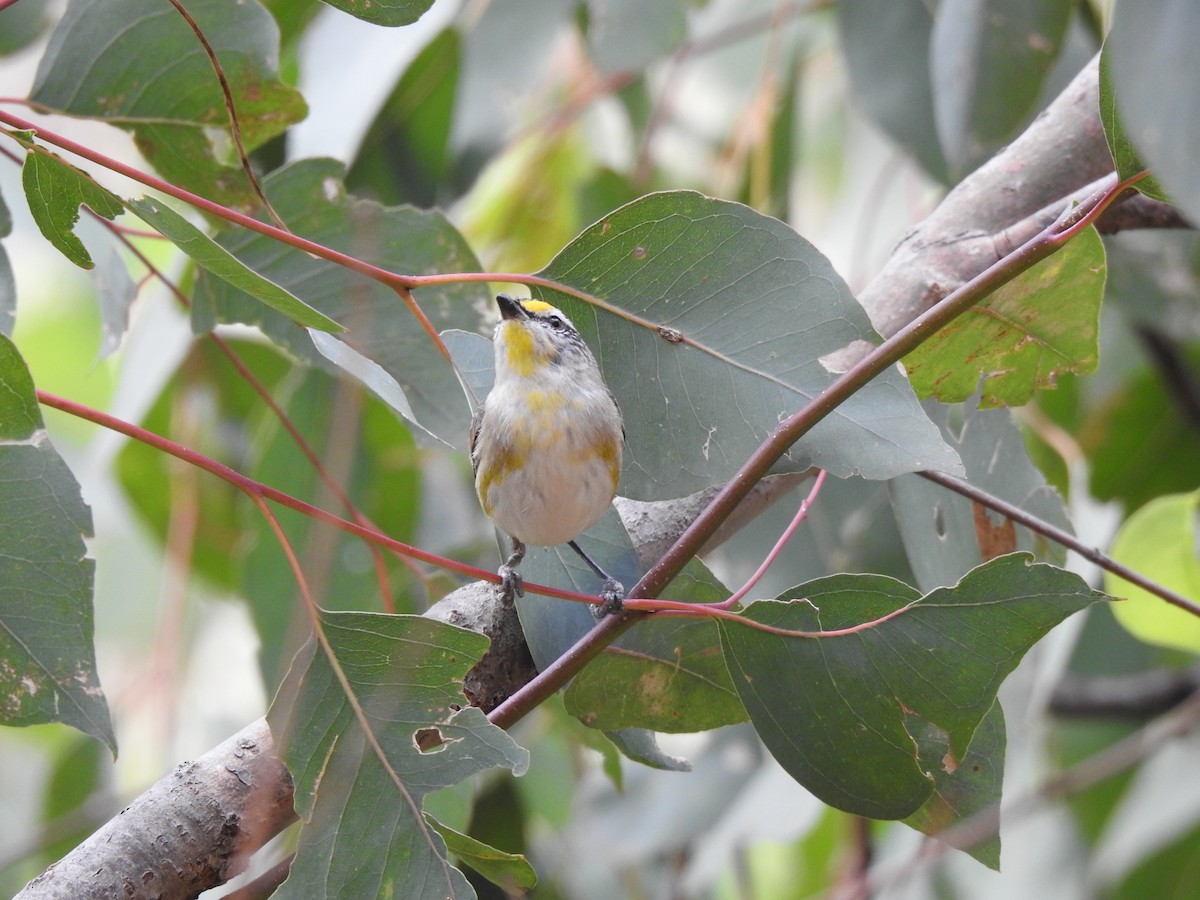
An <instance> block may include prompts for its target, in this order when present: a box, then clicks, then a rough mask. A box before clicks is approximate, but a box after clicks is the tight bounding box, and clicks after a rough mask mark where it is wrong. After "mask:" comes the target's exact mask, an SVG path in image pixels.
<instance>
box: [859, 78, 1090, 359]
mask: <svg viewBox="0 0 1200 900" xmlns="http://www.w3.org/2000/svg"><path fill="white" fill-rule="evenodd" d="M1098 72H1099V57H1097V58H1095V59H1093V60H1092V61H1091V62H1090V63H1088V65H1086V66H1085V67H1084V68H1083V70H1082V71H1080V73H1079V74H1078V75H1077V76H1076V77H1075V79H1074V80H1073V81H1072V82H1071V84H1070V85H1068V86H1067V88H1066V90H1064V91H1063V92H1062V94H1060V95H1059V96H1058V98H1057V99H1055V101H1054V102H1053V103H1051V104H1050V106H1049V107H1048V108H1047V109H1046V110H1045V111H1044V112H1043V113H1042V114H1041V115H1040V116H1038V118H1037V119H1035V120H1034V122H1033V124H1031V125H1030V126H1029V128H1028V129H1026V131H1025V132H1024V133H1023V134H1021V135H1020V136H1019V137H1018V138H1016V139H1015V140H1014V141H1013V142H1012V143H1011V144H1009V145H1008V146H1007V147H1005V148H1004V149H1003V150H1001V151H1000V152H999V153H998V154H996V155H995V156H994V157H992V158H991V159H990V160H988V161H987V162H986V163H984V164H983V165H982V166H980V167H979V169H977V170H976V171H975V172H974V173H973V174H971V175H970V176H968V177H967V178H966V179H964V180H963V181H962V182H961V183H960V184H959V185H958V186H957V187H956V188H954V190H952V191H951V192H950V193H949V194H948V195H947V196H946V198H945V199H944V200H943V201H942V202H941V203H940V204H939V205H938V207H937V209H935V210H934V211H933V213H932V214H931V215H930V216H929V217H928V218H927V219H925V220H924V221H923V222H921V223H920V224H919V225H917V227H916V228H914V229H913V230H912V231H911V232H909V234H908V235H907V236H906V237H905V238H904V239H903V240H902V241H901V242H900V245H899V246H898V247H897V248H896V250H895V252H894V253H893V254H892V256H891V258H890V259H889V260H888V261H887V263H886V264H885V265H884V267H883V269H882V270H881V271H880V272H879V274H878V275H876V276H875V277H874V278H873V279H872V280H871V282H870V283H869V284H868V285H867V286H866V287H865V288H864V289H863V291H862V293H861V294H860V295H859V301H860V302H861V303H862V305H863V306H864V307H865V308H866V310H867V314H868V315H869V316H870V317H871V321H872V323H873V324H874V325H875V328H876V330H877V331H878V332H879V333H880V334H882V335H883V336H884V337H890V336H891V335H893V334H895V333H896V332H897V331H898V330H899V329H900V328H902V327H903V326H904V325H906V324H907V323H908V322H911V321H912V320H913V319H914V318H916V317H917V316H918V315H920V314H921V313H922V312H924V311H925V310H926V309H929V308H930V307H931V306H932V305H933V304H935V303H937V302H938V301H939V300H941V299H942V298H943V297H945V296H946V295H947V294H949V293H950V292H951V291H953V290H954V289H955V288H957V287H958V286H959V285H960V284H962V283H964V282H965V281H967V280H968V279H970V278H972V277H974V276H975V275H976V274H977V273H979V272H982V271H983V270H984V269H986V268H987V267H988V266H990V265H992V264H993V263H995V262H996V261H997V260H998V259H1000V258H1001V257H1002V256H1003V255H1004V253H1005V252H1006V251H1005V249H1004V248H1003V247H998V246H996V244H995V242H994V239H993V235H996V234H999V233H1001V232H1003V231H1004V230H1005V229H1008V228H1011V227H1012V226H1013V225H1014V224H1015V223H1018V222H1020V221H1021V220H1023V219H1027V218H1029V217H1030V216H1032V215H1034V214H1035V213H1037V212H1038V211H1039V210H1042V209H1045V208H1046V207H1047V206H1048V204H1050V203H1052V202H1054V201H1056V200H1058V199H1059V198H1065V197H1067V196H1070V195H1071V194H1073V193H1075V192H1076V191H1078V190H1080V189H1081V188H1083V187H1084V186H1086V185H1088V184H1089V183H1091V182H1093V181H1095V180H1096V179H1098V178H1101V177H1103V176H1104V175H1106V174H1108V173H1110V172H1112V170H1113V161H1112V156H1111V155H1110V154H1109V151H1108V145H1107V144H1106V143H1105V140H1104V129H1103V128H1102V127H1101V124H1100V113H1099V102H1098V95H1099V82H1098ZM1061 208H1062V207H1061V205H1059V206H1058V209H1059V210H1061Z"/></svg>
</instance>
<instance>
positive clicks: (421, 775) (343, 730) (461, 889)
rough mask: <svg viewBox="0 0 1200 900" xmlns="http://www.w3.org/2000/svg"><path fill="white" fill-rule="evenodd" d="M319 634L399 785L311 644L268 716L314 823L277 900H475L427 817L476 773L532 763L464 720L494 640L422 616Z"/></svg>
mask: <svg viewBox="0 0 1200 900" xmlns="http://www.w3.org/2000/svg"><path fill="white" fill-rule="evenodd" d="M321 622H322V626H323V627H324V630H325V634H326V636H327V638H328V640H329V644H330V646H331V647H332V649H333V652H334V654H335V655H336V657H337V659H338V661H339V663H340V665H341V667H342V671H343V672H344V674H345V677H346V679H347V681H348V683H349V686H350V688H351V689H352V690H353V691H354V693H355V696H356V698H357V700H358V702H359V704H361V708H362V710H363V712H364V713H365V715H366V718H367V720H368V722H369V723H370V727H371V730H372V732H373V734H374V736H375V738H376V740H377V741H378V743H379V745H380V747H381V748H382V750H383V753H384V756H385V758H386V760H387V765H388V766H389V767H390V769H391V772H390V773H389V772H388V771H387V770H386V769H385V768H384V766H383V764H382V763H381V761H380V759H379V758H378V756H377V755H376V753H375V752H374V750H373V749H372V748H371V747H370V746H368V745H367V744H366V741H365V739H364V735H363V733H362V731H361V729H360V727H359V723H358V720H357V718H356V717H355V714H354V712H353V710H352V708H351V706H350V704H349V702H348V701H347V698H346V695H345V694H344V693H343V689H342V686H341V684H340V683H339V680H338V678H337V677H335V674H334V670H333V669H332V668H331V667H330V665H329V662H328V660H327V658H326V656H325V654H324V653H323V652H322V651H321V649H320V648H319V647H318V646H317V644H316V642H315V641H310V642H309V643H308V644H306V645H305V647H304V649H303V650H302V651H301V652H300V653H299V654H298V655H297V657H296V660H295V661H294V663H293V666H292V672H291V674H290V675H289V676H288V679H287V680H286V681H285V683H284V685H283V686H282V687H281V689H280V692H279V695H278V696H277V697H276V699H275V702H274V703H273V704H272V705H271V710H270V712H269V713H268V721H269V722H270V725H271V731H272V733H273V735H274V736H275V739H276V741H277V742H278V744H279V747H280V752H281V754H282V756H283V759H284V761H285V763H286V764H287V766H288V769H289V771H291V773H292V776H293V778H294V779H295V782H296V801H295V802H296V810H297V812H298V813H299V814H300V817H301V819H302V822H303V824H302V827H301V830H300V838H299V846H298V849H297V853H296V859H295V862H294V863H293V865H292V869H291V874H290V875H289V877H288V880H287V882H285V884H284V885H283V887H282V888H280V890H279V892H278V893H277V894H276V896H277V897H280V898H285V900H286V898H294V897H303V898H305V900H319V898H325V897H328V898H333V897H376V896H394V897H413V898H419V897H430V898H433V897H437V898H442V897H446V896H471V895H472V894H471V889H470V887H469V886H468V884H467V881H466V879H465V878H464V877H463V875H462V873H461V872H459V871H458V870H457V869H455V868H454V867H453V866H451V865H450V863H449V862H448V861H447V860H446V846H445V843H444V842H443V840H442V838H441V836H440V835H439V834H438V833H437V832H436V831H435V830H434V829H433V828H431V827H430V826H429V824H428V823H427V822H426V821H425V818H424V816H423V815H422V814H421V803H422V800H423V799H424V797H425V795H426V794H427V793H429V792H430V791H433V790H436V789H438V788H440V787H445V786H447V785H450V784H456V783H458V782H460V781H463V780H464V779H466V778H469V777H470V776H472V775H474V774H475V773H477V772H482V771H484V770H486V769H489V768H492V767H494V766H504V767H507V768H510V769H512V770H514V772H515V773H516V774H520V773H521V772H522V771H523V770H524V768H525V766H526V764H527V761H528V754H527V753H526V751H525V750H523V749H521V748H520V747H518V746H517V745H516V744H515V743H513V741H512V739H511V738H510V737H509V736H508V735H507V734H506V733H505V732H504V731H502V730H500V729H499V728H496V727H495V726H494V725H491V724H489V723H488V721H487V719H486V718H485V717H484V715H483V713H482V712H480V711H479V710H478V709H475V708H473V707H468V708H465V709H464V708H461V707H462V706H463V705H464V704H465V703H466V699H465V698H464V697H463V694H462V679H463V676H464V675H465V674H466V672H467V670H468V669H470V668H471V666H472V665H474V663H476V662H477V661H478V659H479V657H480V656H481V655H482V654H483V652H484V650H485V649H486V647H487V639H486V638H484V637H483V636H481V635H478V634H475V633H473V632H469V631H465V630H463V629H459V628H454V627H453V626H449V625H444V624H442V623H440V622H434V621H432V620H430V619H426V618H423V617H420V616H385V615H372V614H367V613H325V614H323V615H322V617H321ZM393 774H394V776H395V780H394V779H393V777H392V776H393ZM351 836H352V839H350V838H351Z"/></svg>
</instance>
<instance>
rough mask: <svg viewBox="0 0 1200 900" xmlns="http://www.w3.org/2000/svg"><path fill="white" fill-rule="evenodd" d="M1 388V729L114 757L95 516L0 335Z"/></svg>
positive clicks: (20, 363)
mask: <svg viewBox="0 0 1200 900" xmlns="http://www.w3.org/2000/svg"><path fill="white" fill-rule="evenodd" d="M0 386H3V389H2V390H0V660H3V661H4V663H3V665H0V721H3V722H4V724H6V725H34V724H40V723H45V722H62V723H63V724H65V725H70V726H72V727H73V728H77V729H79V730H80V731H82V732H84V733H85V734H89V735H91V736H93V737H95V738H98V739H99V740H101V741H103V742H104V743H105V744H107V745H108V747H109V749H111V750H112V752H113V753H114V754H115V753H116V750H117V744H116V737H115V736H114V734H113V727H112V722H111V720H110V719H109V715H108V704H107V702H106V701H105V698H104V693H103V691H102V690H101V688H100V680H99V678H98V677H97V674H96V657H95V647H94V646H93V634H94V622H93V614H92V587H93V583H94V578H95V563H94V562H93V561H92V560H91V559H89V558H88V557H87V556H86V553H87V549H86V547H85V546H84V538H87V537H91V535H92V514H91V510H90V509H89V508H88V507H87V505H86V504H85V503H84V502H83V498H82V496H81V495H80V492H79V484H78V483H77V482H76V481H75V478H74V476H73V475H72V474H71V471H70V470H69V469H68V468H67V466H66V463H64V462H63V461H62V458H61V457H60V456H59V455H58V453H57V452H55V450H54V448H53V446H51V444H50V439H49V437H48V436H47V435H46V429H45V425H44V424H43V422H42V416H41V411H40V410H39V408H38V402H37V398H36V395H35V394H34V387H33V380H32V379H31V378H30V377H29V372H28V370H27V369H26V368H25V364H24V362H23V361H22V360H21V357H20V355H19V354H18V353H17V349H16V347H15V346H14V345H13V344H12V342H11V341H9V340H8V338H6V337H3V336H0Z"/></svg>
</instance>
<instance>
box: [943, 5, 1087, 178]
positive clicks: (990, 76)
mask: <svg viewBox="0 0 1200 900" xmlns="http://www.w3.org/2000/svg"><path fill="white" fill-rule="evenodd" d="M1070 17H1071V3H1070V0H943V2H942V3H940V4H938V7H937V14H936V16H935V18H934V24H933V33H932V36H931V38H930V48H929V66H930V72H931V80H932V83H933V106H934V114H935V118H936V122H937V132H938V136H939V137H940V138H941V144H942V149H943V151H944V152H945V154H946V158H947V159H948V160H949V161H950V164H951V167H952V168H953V169H954V170H956V171H957V172H958V173H959V174H960V175H961V174H965V173H966V172H969V171H970V170H971V169H973V168H975V166H976V165H978V164H979V163H980V162H981V161H982V160H984V159H986V158H987V157H988V156H989V155H990V154H991V153H992V152H993V151H994V150H996V149H997V148H998V147H999V146H1001V145H1002V144H1004V143H1005V142H1007V141H1008V140H1009V139H1010V138H1011V137H1012V136H1013V134H1014V133H1015V132H1016V130H1017V129H1018V128H1019V127H1020V126H1021V125H1023V124H1024V123H1025V122H1026V120H1027V119H1029V117H1030V116H1031V114H1032V113H1033V111H1034V104H1035V103H1036V102H1037V99H1038V97H1039V95H1040V94H1041V92H1042V84H1043V82H1044V80H1045V78H1046V75H1047V73H1048V72H1049V71H1050V67H1051V66H1052V65H1053V63H1054V60H1055V57H1056V56H1057V55H1058V51H1059V48H1060V47H1061V45H1062V41H1063V38H1064V37H1065V35H1066V31H1067V23H1068V22H1069V21H1070Z"/></svg>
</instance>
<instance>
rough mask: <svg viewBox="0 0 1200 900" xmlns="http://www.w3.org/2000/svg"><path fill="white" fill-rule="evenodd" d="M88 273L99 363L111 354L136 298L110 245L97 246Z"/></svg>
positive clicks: (130, 283) (124, 267)
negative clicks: (95, 312)
mask: <svg viewBox="0 0 1200 900" xmlns="http://www.w3.org/2000/svg"><path fill="white" fill-rule="evenodd" d="M97 252H98V254H99V257H98V259H97V260H96V266H95V268H93V269H92V285H93V286H94V287H95V288H96V305H97V306H98V307H99V309H100V329H101V335H102V336H101V339H100V353H99V356H100V358H101V359H103V358H104V357H106V356H108V355H110V354H112V353H115V352H116V350H117V348H118V347H120V346H121V339H122V338H123V337H124V336H125V331H126V329H128V328H129V307H130V306H132V305H133V301H134V300H135V299H136V298H137V285H136V284H134V282H133V278H132V277H130V275H129V269H128V268H126V266H125V260H124V259H122V258H121V254H120V253H118V252H117V249H116V247H114V246H113V245H112V244H111V243H107V242H106V243H104V244H103V245H101V248H100V250H98V251H97Z"/></svg>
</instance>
